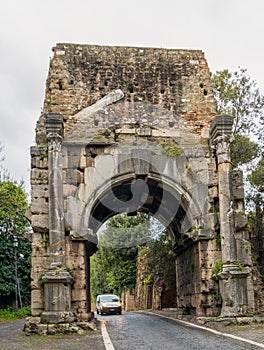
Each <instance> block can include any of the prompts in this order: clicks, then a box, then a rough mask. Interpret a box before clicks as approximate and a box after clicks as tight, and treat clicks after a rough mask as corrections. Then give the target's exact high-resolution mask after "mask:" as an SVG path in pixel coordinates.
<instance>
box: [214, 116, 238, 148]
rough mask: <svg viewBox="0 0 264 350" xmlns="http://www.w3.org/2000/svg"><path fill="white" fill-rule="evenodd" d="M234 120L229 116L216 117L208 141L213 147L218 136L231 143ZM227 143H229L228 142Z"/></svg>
mask: <svg viewBox="0 0 264 350" xmlns="http://www.w3.org/2000/svg"><path fill="white" fill-rule="evenodd" d="M233 121H234V118H233V117H232V116H230V115H217V116H216V117H215V118H214V120H213V121H212V124H211V127H210V141H211V144H212V145H214V144H215V142H216V140H217V139H218V138H219V136H225V139H226V141H227V140H228V138H229V140H230V141H231V138H232V127H233ZM230 141H229V142H230Z"/></svg>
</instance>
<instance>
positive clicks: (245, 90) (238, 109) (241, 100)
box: [212, 68, 264, 167]
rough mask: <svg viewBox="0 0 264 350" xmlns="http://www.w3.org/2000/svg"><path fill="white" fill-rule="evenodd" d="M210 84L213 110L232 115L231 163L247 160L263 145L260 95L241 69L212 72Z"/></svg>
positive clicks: (263, 102)
mask: <svg viewBox="0 0 264 350" xmlns="http://www.w3.org/2000/svg"><path fill="white" fill-rule="evenodd" d="M212 84H213V92H214V96H215V98H216V103H217V112H218V113H219V114H229V115H231V116H233V117H234V127H233V134H234V141H233V142H232V145H231V158H232V164H233V166H234V167H236V166H237V165H241V164H245V163H248V162H250V161H251V160H253V159H254V158H255V157H256V156H257V154H258V151H260V152H261V149H262V147H263V138H262V135H263V131H264V130H263V124H264V121H263V108H264V96H262V95H261V93H260V91H259V89H258V88H257V84H256V82H255V81H254V80H252V79H251V78H250V77H249V75H248V74H247V70H246V69H243V68H240V69H239V70H238V71H236V72H235V73H231V72H229V71H228V70H227V69H225V70H222V71H218V72H216V73H215V74H214V75H213V77H212ZM252 137H254V139H252Z"/></svg>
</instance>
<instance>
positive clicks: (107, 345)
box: [101, 322, 115, 350]
mask: <svg viewBox="0 0 264 350" xmlns="http://www.w3.org/2000/svg"><path fill="white" fill-rule="evenodd" d="M101 333H102V336H103V341H104V346H105V349H106V350H115V348H114V345H113V343H112V341H111V339H110V336H109V334H108V332H107V329H106V325H105V322H102V323H101Z"/></svg>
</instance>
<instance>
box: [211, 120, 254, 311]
mask: <svg viewBox="0 0 264 350" xmlns="http://www.w3.org/2000/svg"><path fill="white" fill-rule="evenodd" d="M232 125H233V118H232V117H230V116H217V117H215V119H214V120H213V122H212V124H211V129H210V137H211V144H212V145H213V147H214V148H215V150H216V160H217V167H218V194H219V220H220V235H221V250H222V262H223V271H222V272H221V273H220V274H219V283H220V292H221V296H222V302H223V303H222V310H221V316H223V317H224V316H236V315H239V314H245V313H246V312H247V305H248V301H247V283H246V278H247V276H248V272H246V271H239V270H238V262H237V251H236V239H235V223H234V210H233V193H232V165H231V158H230V143H231V141H232Z"/></svg>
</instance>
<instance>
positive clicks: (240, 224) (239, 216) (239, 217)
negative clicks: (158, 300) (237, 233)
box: [235, 212, 247, 229]
mask: <svg viewBox="0 0 264 350" xmlns="http://www.w3.org/2000/svg"><path fill="white" fill-rule="evenodd" d="M246 226H247V217H246V215H245V214H244V213H243V212H242V213H239V212H235V227H236V229H243V228H244V227H246Z"/></svg>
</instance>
